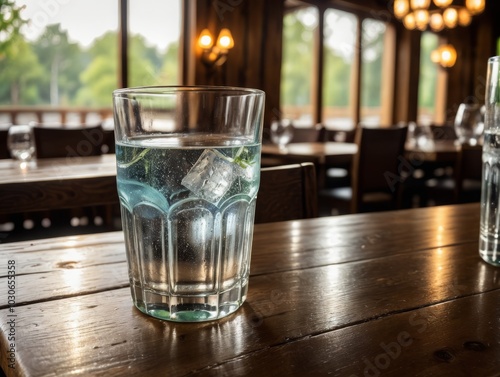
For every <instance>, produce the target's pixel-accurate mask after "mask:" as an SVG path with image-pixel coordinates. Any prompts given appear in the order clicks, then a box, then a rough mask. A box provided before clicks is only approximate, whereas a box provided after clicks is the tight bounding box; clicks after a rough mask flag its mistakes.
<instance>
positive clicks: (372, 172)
mask: <svg viewBox="0 0 500 377" xmlns="http://www.w3.org/2000/svg"><path fill="white" fill-rule="evenodd" d="M407 132H408V127H407V126H394V127H389V128H367V127H363V126H360V127H358V128H357V132H356V143H357V145H358V152H357V153H356V155H355V156H354V158H353V165H352V182H351V185H352V200H351V213H356V212H360V209H361V207H362V205H363V201H364V195H365V194H367V193H382V194H387V195H388V196H390V197H391V200H392V201H393V202H394V205H395V204H396V201H397V196H398V190H399V185H400V182H401V172H400V171H398V168H399V167H400V165H401V163H402V160H403V159H404V153H405V141H406V134H407Z"/></svg>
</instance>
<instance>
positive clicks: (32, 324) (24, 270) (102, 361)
mask: <svg viewBox="0 0 500 377" xmlns="http://www.w3.org/2000/svg"><path fill="white" fill-rule="evenodd" d="M478 221H479V205H478V204H467V205H457V206H442V207H432V208H423V209H411V210H403V211H395V212H385V213H374V214H359V215H347V216H338V217H330V218H319V219H313V220H301V221H290V222H281V223H273V224H261V225H257V226H256V229H255V235H254V245H253V255H252V266H251V278H250V286H249V293H248V299H247V301H246V303H245V304H244V305H243V307H242V308H241V309H240V310H238V311H237V312H236V313H234V314H233V315H231V316H229V317H227V318H225V319H223V320H220V321H215V322H206V323H201V324H182V323H170V322H164V321H160V320H157V319H154V318H150V317H148V316H146V315H143V314H142V313H140V312H139V311H138V310H136V309H135V308H133V306H132V302H131V299H130V293H129V289H128V287H127V286H128V283H127V277H126V274H127V267H126V261H125V250H124V245H123V241H122V234H121V233H120V232H114V233H103V234H99V235H92V236H76V237H63V238H58V239H51V240H40V241H30V242H20V243H13V244H9V245H4V246H0V261H2V262H1V265H0V276H1V278H0V280H1V282H0V287H1V288H0V303H1V310H0V323H1V330H2V333H1V334H0V344H1V349H2V353H1V355H0V362H1V366H2V368H3V369H4V370H5V371H6V373H7V374H8V375H9V376H11V375H12V376H14V375H19V376H21V375H27V376H47V375H58V376H62V375H70V374H71V375H85V376H89V375H98V376H119V375H127V376H129V375H133V376H151V375H168V376H180V375H186V374H192V375H203V376H221V375H227V376H236V375H240V376H243V375H247V376H271V375H272V376H305V375H308V376H319V375H331V376H349V377H352V376H360V377H361V376H365V375H369V376H375V375H381V376H382V375H383V376H398V377H400V376H414V375H421V376H454V377H455V376H495V375H498V371H499V370H500V305H499V304H498V303H499V302H500V269H499V268H495V267H492V266H490V265H488V264H486V263H484V262H483V261H482V260H481V259H480V258H479V256H478V252H477V245H478V231H479V229H478ZM9 260H13V261H15V262H14V263H15V270H16V272H17V278H16V288H15V300H16V306H14V307H13V308H12V311H11V310H10V308H9V306H8V304H7V302H8V301H7V284H6V276H7V266H8V261H9ZM14 315H15V317H12V316H14ZM13 318H14V319H15V322H14V323H15V342H14V346H15V351H16V352H15V355H16V356H15V363H16V364H15V365H16V369H15V370H14V369H10V368H8V362H9V361H8V359H7V357H8V353H7V352H6V351H5V350H7V349H8V346H9V342H8V340H7V336H8V335H9V332H10V327H9V324H8V321H9V320H11V319H13Z"/></svg>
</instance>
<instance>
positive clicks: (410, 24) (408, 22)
mask: <svg viewBox="0 0 500 377" xmlns="http://www.w3.org/2000/svg"><path fill="white" fill-rule="evenodd" d="M403 25H404V26H405V28H407V29H408V30H413V29H415V28H416V27H417V24H416V23H415V15H414V14H413V13H409V14H407V15H406V16H405V18H403Z"/></svg>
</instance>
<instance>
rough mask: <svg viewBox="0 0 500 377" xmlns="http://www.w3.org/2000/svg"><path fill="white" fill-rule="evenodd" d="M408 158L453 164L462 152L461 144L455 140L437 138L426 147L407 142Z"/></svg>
mask: <svg viewBox="0 0 500 377" xmlns="http://www.w3.org/2000/svg"><path fill="white" fill-rule="evenodd" d="M405 149H406V158H407V159H409V160H410V161H421V162H422V161H423V162H438V163H449V164H451V165H453V164H454V163H455V162H456V160H457V155H458V153H459V152H460V144H457V143H456V142H455V141H454V140H436V141H434V142H433V143H432V144H430V145H429V147H428V148H426V149H419V148H417V147H416V146H412V145H409V144H407V145H406V146H405Z"/></svg>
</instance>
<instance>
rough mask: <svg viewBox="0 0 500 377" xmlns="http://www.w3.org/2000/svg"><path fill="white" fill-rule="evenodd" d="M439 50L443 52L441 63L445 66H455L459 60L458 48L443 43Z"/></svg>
mask: <svg viewBox="0 0 500 377" xmlns="http://www.w3.org/2000/svg"><path fill="white" fill-rule="evenodd" d="M439 50H440V52H441V59H440V61H439V64H441V66H442V67H444V68H450V67H453V66H454V65H455V62H456V61H457V50H455V47H453V46H452V45H443V46H441V47H440V48H439Z"/></svg>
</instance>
